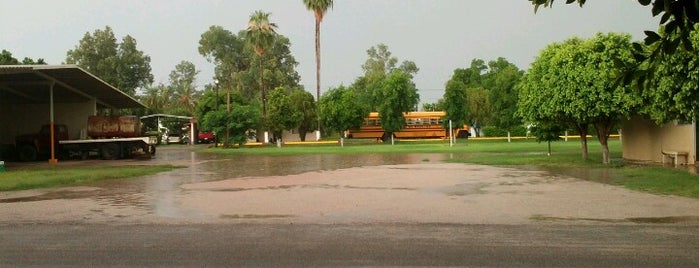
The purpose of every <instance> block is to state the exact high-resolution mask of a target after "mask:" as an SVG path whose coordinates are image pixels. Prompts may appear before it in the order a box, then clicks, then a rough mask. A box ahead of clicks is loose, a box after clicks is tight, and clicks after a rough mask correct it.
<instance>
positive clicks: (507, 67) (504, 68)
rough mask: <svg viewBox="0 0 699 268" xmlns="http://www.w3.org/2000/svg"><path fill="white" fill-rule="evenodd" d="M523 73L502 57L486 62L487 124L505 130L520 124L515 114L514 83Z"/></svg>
mask: <svg viewBox="0 0 699 268" xmlns="http://www.w3.org/2000/svg"><path fill="white" fill-rule="evenodd" d="M523 75H524V72H523V71H521V70H519V68H517V66H515V65H514V64H512V63H510V62H508V61H507V60H506V59H504V58H498V59H497V60H496V61H490V62H489V63H488V73H486V74H485V78H484V80H485V82H484V84H485V86H486V87H487V88H488V89H489V90H488V101H489V107H490V116H489V120H488V121H489V125H493V126H496V127H498V128H500V129H503V130H505V131H507V132H511V131H512V130H513V129H514V128H516V127H521V126H522V120H521V118H519V117H518V116H517V115H516V114H517V97H518V93H517V89H516V85H517V83H519V81H520V79H521V78H522V76H523Z"/></svg>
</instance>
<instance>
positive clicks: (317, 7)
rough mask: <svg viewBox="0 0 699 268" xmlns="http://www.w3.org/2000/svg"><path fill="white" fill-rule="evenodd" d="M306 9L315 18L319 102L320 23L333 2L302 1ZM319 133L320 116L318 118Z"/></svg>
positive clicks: (317, 95)
mask: <svg viewBox="0 0 699 268" xmlns="http://www.w3.org/2000/svg"><path fill="white" fill-rule="evenodd" d="M303 4H304V5H306V9H308V10H311V11H313V14H314V15H315V17H316V101H320V23H321V22H322V21H323V16H325V12H326V11H328V8H332V7H333V0H303ZM318 131H320V116H319V117H318Z"/></svg>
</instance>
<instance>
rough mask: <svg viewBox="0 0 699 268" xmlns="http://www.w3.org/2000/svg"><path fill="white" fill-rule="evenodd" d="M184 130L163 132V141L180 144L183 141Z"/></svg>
mask: <svg viewBox="0 0 699 268" xmlns="http://www.w3.org/2000/svg"><path fill="white" fill-rule="evenodd" d="M183 140H184V139H183V138H182V132H180V131H177V130H168V131H166V132H165V133H164V134H163V143H165V144H178V143H183Z"/></svg>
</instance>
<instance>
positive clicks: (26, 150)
mask: <svg viewBox="0 0 699 268" xmlns="http://www.w3.org/2000/svg"><path fill="white" fill-rule="evenodd" d="M17 151H18V153H19V160H20V161H22V162H29V161H35V160H36V159H37V157H38V156H39V155H38V154H39V153H38V152H37V151H36V148H35V147H34V146H32V145H29V144H23V145H20V146H19V148H18V150H17Z"/></svg>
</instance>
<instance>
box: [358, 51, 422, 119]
mask: <svg viewBox="0 0 699 268" xmlns="http://www.w3.org/2000/svg"><path fill="white" fill-rule="evenodd" d="M367 55H368V56H369V58H368V59H367V60H366V62H365V63H364V64H363V65H362V69H363V70H364V76H361V77H359V78H357V80H356V81H355V82H354V83H353V84H352V87H351V88H352V89H354V90H355V91H356V92H357V93H359V98H360V99H362V101H363V102H365V103H368V104H369V108H370V109H371V110H372V111H377V110H378V109H379V106H381V105H382V104H383V100H382V99H380V98H377V97H378V96H379V95H380V94H378V93H377V92H378V91H381V88H382V83H383V81H384V80H385V79H386V77H388V76H389V75H390V74H391V73H393V72H395V71H402V72H403V73H405V74H407V75H408V77H409V78H410V79H411V80H412V78H413V76H414V75H415V74H417V72H418V71H419V68H418V67H417V65H416V64H415V63H414V62H412V61H403V62H402V63H401V65H400V66H399V67H396V65H397V64H398V58H396V57H394V56H392V55H391V52H390V51H389V50H388V46H386V45H385V44H378V45H377V46H375V47H371V48H369V49H368V50H367Z"/></svg>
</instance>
